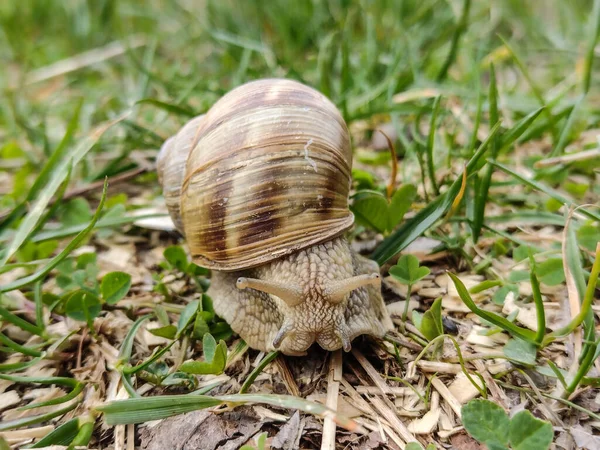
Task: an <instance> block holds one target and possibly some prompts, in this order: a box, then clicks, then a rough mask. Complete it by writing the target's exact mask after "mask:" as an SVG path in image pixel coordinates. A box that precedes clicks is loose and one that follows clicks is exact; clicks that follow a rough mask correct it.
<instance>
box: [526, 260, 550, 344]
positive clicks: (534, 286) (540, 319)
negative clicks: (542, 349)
mask: <svg viewBox="0 0 600 450" xmlns="http://www.w3.org/2000/svg"><path fill="white" fill-rule="evenodd" d="M529 270H530V272H529V281H530V282H531V290H532V292H533V302H534V303H535V313H536V318H537V332H536V334H535V342H537V343H538V345H539V344H541V343H542V341H543V339H544V335H545V334H546V313H545V310H544V302H543V300H542V292H541V291H540V282H539V281H538V279H537V276H536V275H535V270H536V269H535V259H533V254H531V253H530V254H529Z"/></svg>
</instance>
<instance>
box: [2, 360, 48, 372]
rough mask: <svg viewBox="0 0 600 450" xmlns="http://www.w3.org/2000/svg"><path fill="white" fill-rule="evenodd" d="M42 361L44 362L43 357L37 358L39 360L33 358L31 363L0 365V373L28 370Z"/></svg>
mask: <svg viewBox="0 0 600 450" xmlns="http://www.w3.org/2000/svg"><path fill="white" fill-rule="evenodd" d="M41 360H42V358H41V357H37V358H33V359H32V360H30V361H24V362H17V363H5V364H0V372H17V371H19V370H23V369H27V368H28V367H32V366H35V365H36V364H37V363H39V362H40V361H41Z"/></svg>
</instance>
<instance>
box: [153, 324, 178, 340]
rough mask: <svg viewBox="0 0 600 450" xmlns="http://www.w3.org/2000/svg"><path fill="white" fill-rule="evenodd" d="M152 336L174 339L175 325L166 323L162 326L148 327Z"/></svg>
mask: <svg viewBox="0 0 600 450" xmlns="http://www.w3.org/2000/svg"><path fill="white" fill-rule="evenodd" d="M148 331H149V332H150V333H151V334H153V335H154V336H159V337H164V338H167V339H175V335H176V334H177V327H176V326H175V325H166V326H164V327H159V328H152V329H148Z"/></svg>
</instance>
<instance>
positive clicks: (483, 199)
mask: <svg viewBox="0 0 600 450" xmlns="http://www.w3.org/2000/svg"><path fill="white" fill-rule="evenodd" d="M488 101H489V105H490V106H489V108H490V124H492V125H496V124H497V123H498V120H499V115H498V85H497V84H496V71H495V69H494V65H493V64H491V65H490V86H489V94H488ZM497 141H498V138H497V137H494V139H492V140H491V141H490V153H491V159H492V160H495V159H496V157H497V156H498V142H497ZM493 171H494V168H493V167H492V166H490V165H488V166H487V167H486V169H485V173H484V174H483V177H482V178H481V179H479V180H477V181H478V182H477V183H476V189H475V193H474V203H473V221H472V222H471V233H472V234H473V242H475V243H477V241H478V240H479V236H480V235H481V227H482V225H483V219H484V217H485V207H486V206H487V201H488V192H489V190H490V184H491V182H492V172H493Z"/></svg>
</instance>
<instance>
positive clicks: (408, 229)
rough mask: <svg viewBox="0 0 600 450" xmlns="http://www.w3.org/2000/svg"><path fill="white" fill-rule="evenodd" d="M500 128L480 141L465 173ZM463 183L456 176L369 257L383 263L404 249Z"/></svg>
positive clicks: (433, 220)
mask: <svg viewBox="0 0 600 450" xmlns="http://www.w3.org/2000/svg"><path fill="white" fill-rule="evenodd" d="M499 129H500V123H497V124H496V126H494V127H493V128H492V129H491V130H490V134H489V135H488V137H487V138H486V140H485V141H483V142H482V143H481V145H480V146H479V149H478V150H477V152H475V154H474V155H473V157H472V158H471V159H470V160H469V163H468V164H467V165H466V167H465V169H464V170H466V171H467V175H468V174H470V173H471V172H472V171H473V170H474V169H475V167H476V166H477V164H478V163H479V161H480V159H481V157H482V156H483V154H484V153H485V152H486V151H487V150H488V146H489V143H490V140H491V139H493V137H494V136H495V135H496V133H497V132H498V130H499ZM462 185H463V176H462V174H461V176H459V177H457V178H456V180H455V181H454V182H453V183H452V185H451V186H450V188H449V189H448V191H446V192H445V193H444V194H442V195H440V196H439V197H438V198H436V199H435V200H434V201H433V202H431V203H429V204H428V205H427V206H426V207H425V208H423V209H422V210H421V211H419V212H418V213H417V214H416V215H415V217H413V218H412V220H409V221H407V222H405V223H404V224H403V225H402V226H401V227H400V228H398V230H396V231H395V232H394V233H392V234H391V235H390V236H388V237H387V238H386V239H384V240H383V242H381V243H380V244H379V245H378V246H377V248H376V249H375V251H374V252H373V254H372V255H371V257H372V258H373V259H374V260H375V261H377V262H378V263H379V265H382V264H384V263H385V262H386V261H387V260H388V259H390V258H392V257H393V256H394V255H395V254H397V253H398V252H400V251H402V250H403V249H405V248H406V247H407V246H408V245H409V244H410V243H411V242H412V241H414V240H415V239H416V238H417V237H419V236H420V235H421V234H423V233H424V232H425V231H427V230H428V229H429V228H430V227H432V226H433V225H434V224H435V223H436V222H437V221H438V220H439V219H440V218H441V217H443V216H444V214H446V212H447V211H448V209H449V208H450V207H451V206H452V203H453V201H454V198H455V197H456V196H457V194H458V193H459V192H460V189H461V186H462Z"/></svg>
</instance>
